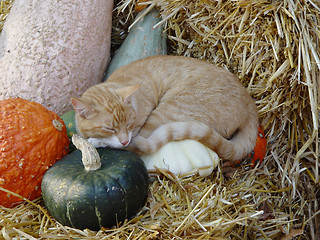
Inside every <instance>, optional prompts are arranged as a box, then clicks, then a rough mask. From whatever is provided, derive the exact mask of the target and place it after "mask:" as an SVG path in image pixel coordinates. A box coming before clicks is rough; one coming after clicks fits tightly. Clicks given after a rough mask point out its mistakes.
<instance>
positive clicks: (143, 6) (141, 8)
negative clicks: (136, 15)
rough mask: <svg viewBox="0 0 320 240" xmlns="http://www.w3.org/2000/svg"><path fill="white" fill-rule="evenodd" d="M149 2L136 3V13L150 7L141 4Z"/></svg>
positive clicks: (140, 0) (143, 0) (141, 0)
mask: <svg viewBox="0 0 320 240" xmlns="http://www.w3.org/2000/svg"><path fill="white" fill-rule="evenodd" d="M148 1H149V0H138V1H137V2H136V5H135V7H134V10H135V11H136V12H141V11H142V10H143V9H145V8H146V7H147V6H148V5H145V4H140V3H145V2H148Z"/></svg>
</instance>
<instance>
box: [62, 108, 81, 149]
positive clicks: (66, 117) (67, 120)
mask: <svg viewBox="0 0 320 240" xmlns="http://www.w3.org/2000/svg"><path fill="white" fill-rule="evenodd" d="M61 119H62V120H63V122H64V124H65V125H66V128H67V135H68V138H69V139H70V140H71V138H72V136H73V134H76V133H77V129H76V123H75V112H74V110H71V111H69V112H66V113H65V114H63V115H62V116H61ZM74 150H76V147H75V146H74V145H73V143H72V141H70V145H69V151H70V152H73V151H74Z"/></svg>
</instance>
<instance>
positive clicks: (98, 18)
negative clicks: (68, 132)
mask: <svg viewBox="0 0 320 240" xmlns="http://www.w3.org/2000/svg"><path fill="white" fill-rule="evenodd" d="M112 10H113V0H80V1H73V0H59V1H58V0H40V1H39V0H15V2H14V4H13V6H12V9H11V10H10V13H9V15H8V18H7V19H6V21H5V24H4V28H3V30H2V32H1V35H0V86H1V87H0V99H6V98H8V97H20V98H24V99H28V100H31V101H35V102H38V103H41V104H42V105H43V106H45V107H47V108H48V109H50V110H52V111H54V112H56V113H58V114H59V115H61V114H63V113H65V112H67V111H68V110H71V103H70V97H71V96H73V97H76V96H81V94H82V93H83V92H84V91H85V90H86V89H87V88H89V87H90V86H92V85H94V84H97V83H99V82H101V80H102V77H103V73H104V71H105V69H106V67H107V63H108V61H109V58H110V57H109V52H110V42H111V39H110V35H111V27H112Z"/></svg>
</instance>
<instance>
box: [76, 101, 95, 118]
mask: <svg viewBox="0 0 320 240" xmlns="http://www.w3.org/2000/svg"><path fill="white" fill-rule="evenodd" d="M71 103H72V106H73V108H74V111H75V112H76V113H77V114H79V115H80V116H81V117H83V118H87V117H89V116H90V115H92V114H93V113H94V112H95V110H94V109H93V108H92V107H90V106H88V105H87V104H86V103H84V102H83V101H81V99H79V98H71Z"/></svg>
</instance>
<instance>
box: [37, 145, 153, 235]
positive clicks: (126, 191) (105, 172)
mask: <svg viewBox="0 0 320 240" xmlns="http://www.w3.org/2000/svg"><path fill="white" fill-rule="evenodd" d="M97 150H98V153H99V155H100V157H101V163H102V167H101V168H100V169H98V170H95V171H86V170H85V169H84V167H83V164H82V161H81V158H82V154H81V152H80V151H79V150H76V151H74V152H72V153H70V154H69V155H67V156H65V157H64V158H63V159H61V160H60V161H59V162H57V163H56V164H54V165H53V166H52V167H51V168H50V169H49V170H48V171H47V172H46V174H45V175H44V177H43V181H42V185H41V188H42V194H43V199H44V202H45V204H46V206H47V208H48V209H49V212H50V213H51V215H52V216H53V217H54V218H55V219H56V220H57V221H59V222H60V223H61V224H63V225H67V226H71V227H74V228H78V229H85V228H88V229H91V230H99V229H100V228H101V227H112V226H114V225H116V224H117V222H123V221H124V220H125V219H126V218H130V217H132V216H134V215H135V214H136V213H137V212H138V211H139V210H140V209H141V208H142V206H143V205H144V204H145V202H146V198H147V194H148V172H147V169H146V168H145V166H144V163H143V162H142V160H141V159H140V158H139V157H138V156H137V155H135V154H133V153H131V152H128V151H125V150H119V149H109V148H99V149H97Z"/></svg>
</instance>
